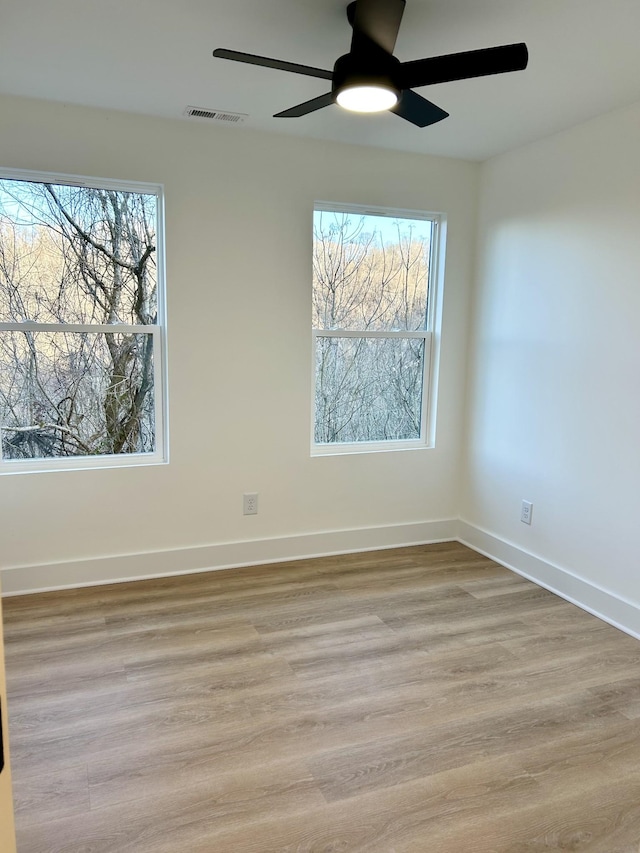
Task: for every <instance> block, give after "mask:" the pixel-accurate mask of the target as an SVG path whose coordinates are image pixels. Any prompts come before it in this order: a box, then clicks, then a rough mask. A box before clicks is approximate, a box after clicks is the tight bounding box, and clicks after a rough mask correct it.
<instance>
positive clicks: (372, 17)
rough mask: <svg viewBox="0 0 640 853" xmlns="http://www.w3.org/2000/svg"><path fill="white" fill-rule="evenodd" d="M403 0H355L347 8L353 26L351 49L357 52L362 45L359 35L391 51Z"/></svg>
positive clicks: (401, 14) (394, 42)
mask: <svg viewBox="0 0 640 853" xmlns="http://www.w3.org/2000/svg"><path fill="white" fill-rule="evenodd" d="M404 7H405V0H356V2H355V3H350V4H349V7H348V8H347V16H348V18H349V22H350V23H351V26H352V27H353V38H352V40H351V50H352V51H354V52H357V51H358V49H359V48H360V47H361V45H362V39H361V36H365V38H366V39H368V41H369V42H373V43H374V44H375V45H376V46H377V47H381V48H382V49H383V50H384V51H386V52H387V53H393V49H394V48H395V46H396V39H397V38H398V30H399V29H400V22H401V21H402V16H403V14H404Z"/></svg>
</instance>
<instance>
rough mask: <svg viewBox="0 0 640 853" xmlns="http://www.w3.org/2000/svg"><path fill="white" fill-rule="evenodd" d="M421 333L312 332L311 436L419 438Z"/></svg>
mask: <svg viewBox="0 0 640 853" xmlns="http://www.w3.org/2000/svg"><path fill="white" fill-rule="evenodd" d="M424 346H425V342H424V339H421V338H411V339H403V338H335V337H321V336H318V337H317V338H316V422H315V440H316V442H320V443H333V442H358V441H389V440H399V439H417V438H420V420H421V412H422V377H423V373H424Z"/></svg>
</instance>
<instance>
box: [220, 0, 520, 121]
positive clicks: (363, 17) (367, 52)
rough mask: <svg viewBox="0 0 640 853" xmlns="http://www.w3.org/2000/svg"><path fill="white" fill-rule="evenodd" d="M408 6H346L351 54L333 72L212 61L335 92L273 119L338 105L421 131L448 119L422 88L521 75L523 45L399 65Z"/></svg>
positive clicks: (255, 59) (393, 1) (262, 61)
mask: <svg viewBox="0 0 640 853" xmlns="http://www.w3.org/2000/svg"><path fill="white" fill-rule="evenodd" d="M405 2H406V0H354V2H352V3H349V5H348V6H347V18H348V20H349V23H350V24H351V27H352V28H353V35H352V38H351V49H350V51H349V53H346V54H345V55H344V56H341V57H340V58H339V59H338V61H337V62H336V64H335V65H334V66H333V71H325V70H323V69H322V68H313V67H311V66H309V65H298V64H297V63H295V62H285V61H283V60H280V59H270V58H269V57H266V56H255V55H254V54H251V53H240V52H239V51H236V50H227V49H225V48H218V49H217V50H214V51H213V55H214V56H216V57H219V58H220V59H232V60H234V61H235V62H246V63H248V64H250V65H262V66H265V67H266V68H277V69H279V70H280V71H291V72H293V73H294V74H306V75H307V76H308V77H319V78H321V79H323V80H331V91H330V92H327V94H326V95H320V97H318V98H312V99H311V100H310V101H305V102H304V103H302V104H298V105H297V106H295V107H291V109H288V110H284V111H283V112H280V113H276V114H275V116H274V118H299V117H300V116H304V115H307V114H308V113H312V112H314V111H315V110H319V109H322V107H328V106H330V105H331V104H333V103H337V104H339V105H340V106H341V107H344V108H345V109H348V110H354V111H356V112H381V111H382V110H390V111H391V112H393V113H395V114H396V115H398V116H400V118H403V119H406V120H407V121H409V122H411V123H412V124H415V125H417V126H418V127H426V126H427V125H430V124H435V123H436V122H438V121H442V119H444V118H447V116H448V115H449V113H447V112H445V111H444V110H442V109H440V107H438V106H436V104H433V103H431V101H428V100H427V99H426V98H423V97H422V95H418V94H417V93H416V92H414V91H412V90H413V89H414V88H418V87H420V86H429V85H432V84H434V83H447V82H449V81H452V80H465V79H467V78H469V77H483V76H486V75H488V74H503V73H505V72H508V71H522V70H523V69H524V68H526V67H527V62H528V58H529V54H528V51H527V46H526V44H524V43H519V44H508V45H502V46H500V47H489V48H485V49H482V50H469V51H465V52H464V53H451V54H448V55H447V56H434V57H431V58H430V59H415V60H413V61H410V62H400V61H399V60H398V59H396V57H395V56H393V49H394V47H395V44H396V38H397V37H398V30H399V29H400V22H401V21H402V15H403V13H404V7H405Z"/></svg>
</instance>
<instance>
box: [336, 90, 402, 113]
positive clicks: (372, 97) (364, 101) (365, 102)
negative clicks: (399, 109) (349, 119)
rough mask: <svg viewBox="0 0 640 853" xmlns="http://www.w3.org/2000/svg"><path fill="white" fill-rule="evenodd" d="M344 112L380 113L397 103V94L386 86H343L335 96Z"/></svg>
mask: <svg viewBox="0 0 640 853" xmlns="http://www.w3.org/2000/svg"><path fill="white" fill-rule="evenodd" d="M336 101H337V103H338V104H339V105H340V106H341V107H344V109H345V110H351V111H352V112H356V113H380V112H382V111H383V110H389V109H391V107H394V106H395V105H396V104H397V103H398V93H397V92H396V91H394V90H393V89H390V88H389V87H388V86H345V87H344V88H343V89H341V90H340V91H339V92H338V94H337V95H336Z"/></svg>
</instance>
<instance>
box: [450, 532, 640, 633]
mask: <svg viewBox="0 0 640 853" xmlns="http://www.w3.org/2000/svg"><path fill="white" fill-rule="evenodd" d="M457 539H458V541H459V542H461V543H462V544H463V545H468V546H469V548H473V549H474V551H478V552H479V553H481V554H484V555H485V557H490V558H491V559H492V560H495V561H496V562H497V563H500V565H502V566H504V567H505V568H507V569H511V571H513V572H516V574H518V575H522V577H525V578H527V579H528V580H530V581H533V582H534V583H536V584H538V586H542V587H544V588H545V589H548V590H550V591H551V592H554V593H555V594H556V595H559V596H560V597H561V598H564V599H565V600H566V601H570V602H571V604H575V605H576V606H577V607H580V608H581V609H582V610H586V611H587V613H591V614H593V615H594V616H597V617H598V618H599V619H602V620H603V621H604V622H608V623H609V624H610V625H613V626H614V627H615V628H619V629H620V630H621V631H624V632H625V633H626V634H630V635H631V636H632V637H635V638H636V639H640V607H638V605H637V604H636V603H634V602H633V601H631V600H630V599H627V598H624V597H622V596H620V595H618V594H617V593H615V592H612V591H611V590H608V589H605V588H604V587H602V586H599V585H598V584H595V583H593V582H592V581H588V580H586V579H585V578H581V577H580V576H579V575H576V574H574V572H572V571H569V569H563V568H561V567H560V566H557V565H555V564H554V563H551V562H549V561H548V560H544V559H542V558H541V557H537V556H536V555H535V554H532V553H531V552H529V551H527V550H525V549H524V548H520V547H519V546H518V545H515V544H514V543H513V542H509V541H508V540H506V539H501V538H500V537H499V536H496V535H494V534H493V533H489V532H488V531H487V530H483V529H482V528H480V527H475V526H474V525H472V524H469V523H468V522H466V521H462V520H460V521H459V522H458V536H457Z"/></svg>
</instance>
